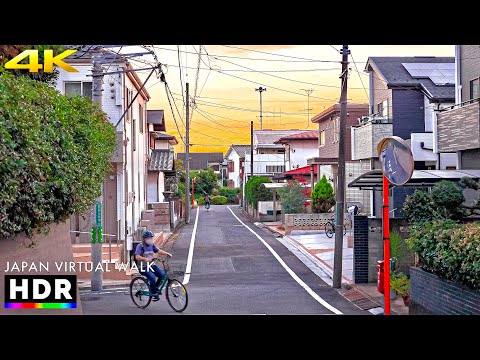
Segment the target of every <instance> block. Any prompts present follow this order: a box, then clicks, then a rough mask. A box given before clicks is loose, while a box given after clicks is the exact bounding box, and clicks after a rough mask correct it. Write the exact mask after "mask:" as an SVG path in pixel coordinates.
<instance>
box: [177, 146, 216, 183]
mask: <svg viewBox="0 0 480 360" xmlns="http://www.w3.org/2000/svg"><path fill="white" fill-rule="evenodd" d="M189 154H190V170H207V169H208V168H212V170H213V172H214V173H215V174H217V180H218V183H219V185H221V184H222V180H223V178H222V169H221V168H222V163H223V162H224V159H223V153H221V152H191V153H189ZM177 159H178V160H181V161H182V162H183V167H184V168H185V153H178V154H177Z"/></svg>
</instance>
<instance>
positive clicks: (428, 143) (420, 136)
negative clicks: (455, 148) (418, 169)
mask: <svg viewBox="0 0 480 360" xmlns="http://www.w3.org/2000/svg"><path fill="white" fill-rule="evenodd" d="M422 142H423V143H424V146H425V147H426V148H427V149H422V148H421V146H420V144H421V143H422ZM410 147H411V149H412V154H413V159H414V160H415V161H437V159H438V157H437V154H435V153H434V152H433V150H428V149H433V133H412V134H411V142H410Z"/></svg>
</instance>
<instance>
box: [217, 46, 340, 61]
mask: <svg viewBox="0 0 480 360" xmlns="http://www.w3.org/2000/svg"><path fill="white" fill-rule="evenodd" d="M222 46H224V47H228V48H232V49H240V50H245V51H251V52H257V53H261V54H267V55H274V56H281V57H286V58H291V59H299V60H306V61H315V62H335V63H339V61H332V60H317V59H309V58H302V57H298V56H291V55H283V54H275V53H271V52H267V51H260V50H253V49H246V48H242V47H238V46H231V45H222Z"/></svg>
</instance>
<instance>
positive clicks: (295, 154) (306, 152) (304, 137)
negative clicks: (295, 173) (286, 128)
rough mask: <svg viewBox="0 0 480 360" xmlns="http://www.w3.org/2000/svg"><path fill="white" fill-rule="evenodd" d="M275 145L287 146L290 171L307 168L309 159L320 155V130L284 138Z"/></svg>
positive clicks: (287, 160) (286, 153) (286, 151)
mask: <svg viewBox="0 0 480 360" xmlns="http://www.w3.org/2000/svg"><path fill="white" fill-rule="evenodd" d="M275 144H285V158H286V164H288V165H286V166H287V167H288V169H298V168H300V167H304V166H307V158H310V157H313V156H315V155H317V154H318V130H312V131H305V132H301V133H297V134H292V135H287V136H282V137H281V138H280V139H278V140H277V141H275Z"/></svg>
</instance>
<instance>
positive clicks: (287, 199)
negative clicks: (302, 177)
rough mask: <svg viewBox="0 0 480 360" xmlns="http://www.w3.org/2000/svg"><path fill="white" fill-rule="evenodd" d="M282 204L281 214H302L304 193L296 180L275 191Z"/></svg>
mask: <svg viewBox="0 0 480 360" xmlns="http://www.w3.org/2000/svg"><path fill="white" fill-rule="evenodd" d="M277 193H278V195H279V196H280V202H281V204H282V213H283V214H297V213H303V203H304V191H303V188H302V185H301V184H300V183H299V182H298V180H292V181H289V182H288V185H287V186H286V187H284V188H281V189H278V190H277Z"/></svg>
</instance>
